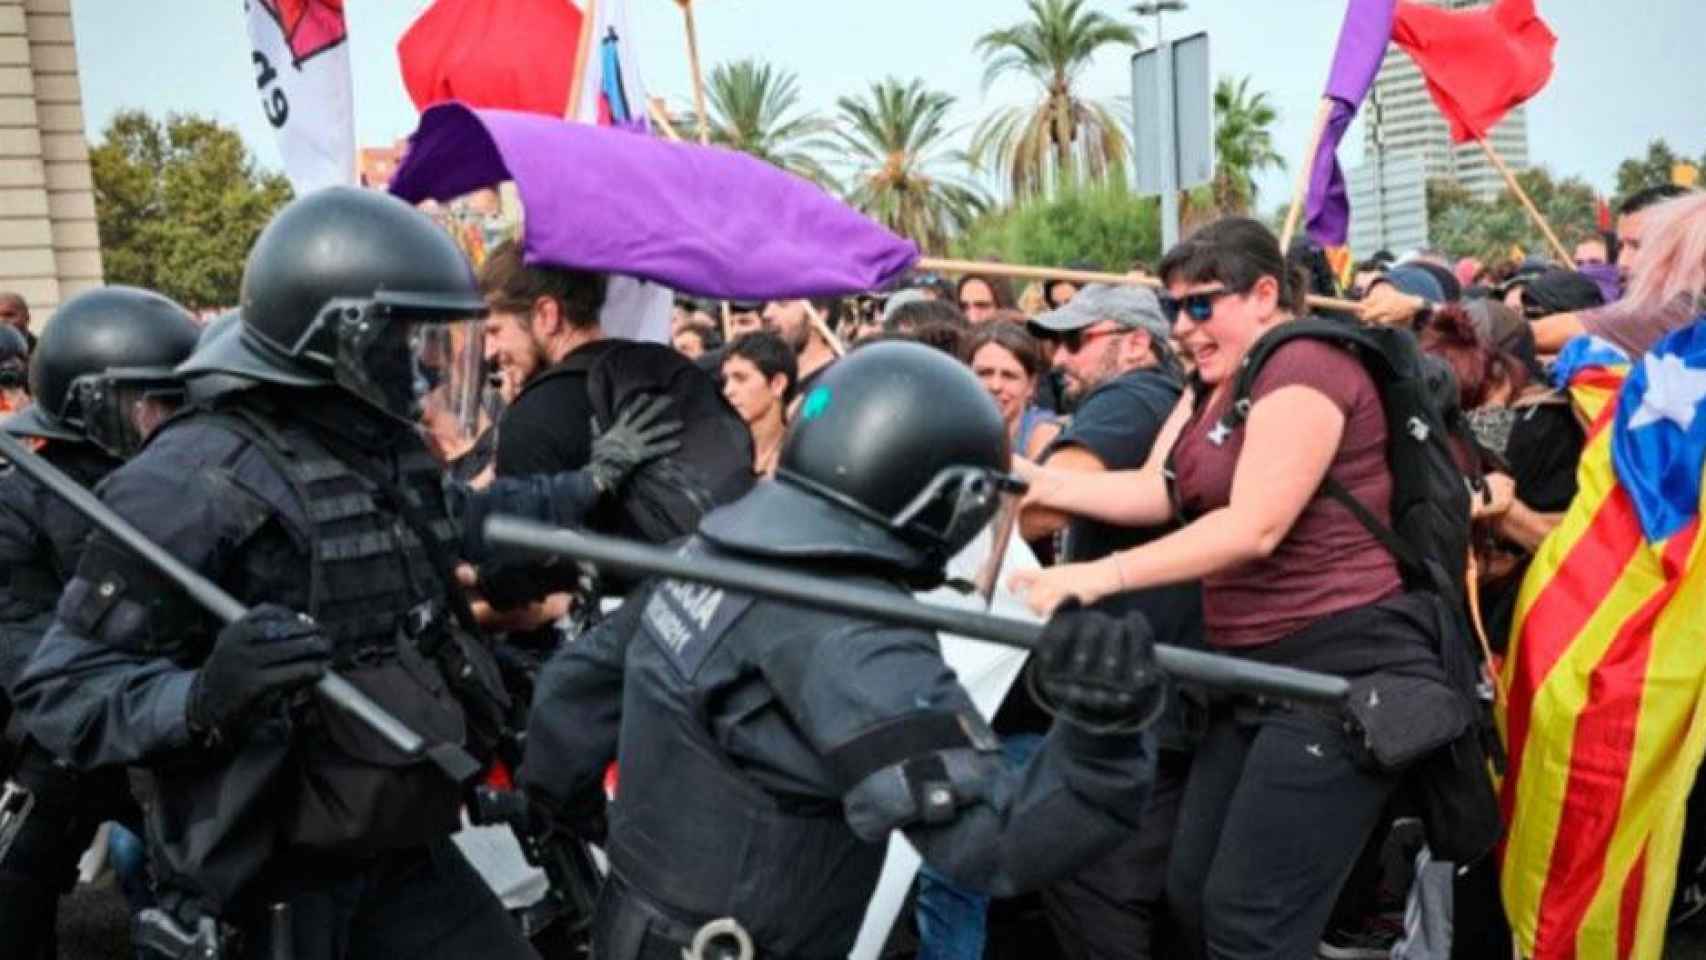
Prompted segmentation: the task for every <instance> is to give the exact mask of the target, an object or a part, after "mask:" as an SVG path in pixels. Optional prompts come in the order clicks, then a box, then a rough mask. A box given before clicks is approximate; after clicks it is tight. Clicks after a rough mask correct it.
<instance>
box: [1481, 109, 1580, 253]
mask: <svg viewBox="0 0 1706 960" xmlns="http://www.w3.org/2000/svg"><path fill="white" fill-rule="evenodd" d="M1475 142H1476V143H1479V144H1480V145H1481V149H1482V150H1483V151H1485V152H1486V154H1487V159H1488V160H1490V161H1492V164H1493V166H1494V167H1495V168H1497V169H1498V171H1499V173H1500V174H1502V175H1503V176H1504V178H1505V186H1507V187H1510V189H1511V192H1512V193H1514V194H1516V198H1517V199H1518V200H1520V201H1522V208H1523V209H1524V210H1527V211H1528V218H1529V219H1530V220H1533V221H1534V225H1535V226H1537V227H1539V228H1540V232H1541V233H1543V234H1545V235H1546V242H1547V243H1550V244H1551V245H1552V250H1553V252H1555V253H1556V254H1558V262H1559V263H1561V264H1570V263H1571V262H1572V258H1571V257H1570V251H1568V250H1566V249H1564V243H1563V241H1561V240H1559V239H1558V235H1557V234H1556V233H1553V232H1552V225H1551V224H1550V223H1547V222H1546V218H1545V217H1544V216H1541V214H1540V208H1539V207H1536V206H1535V205H1534V201H1533V200H1531V199H1530V198H1529V196H1528V191H1527V190H1524V189H1523V188H1522V184H1521V183H1518V182H1517V179H1516V174H1514V173H1512V172H1511V168H1510V166H1509V165H1508V164H1506V163H1505V158H1504V157H1501V156H1499V152H1498V151H1497V150H1494V149H1493V145H1492V144H1491V143H1489V142H1488V141H1487V138H1486V137H1476V138H1475Z"/></svg>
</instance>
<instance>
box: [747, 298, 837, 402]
mask: <svg viewBox="0 0 1706 960" xmlns="http://www.w3.org/2000/svg"><path fill="white" fill-rule="evenodd" d="M836 307H837V302H836V301H834V300H772V301H770V302H769V303H766V304H765V305H764V328H765V329H766V330H769V331H770V332H772V333H774V334H776V335H777V336H779V337H781V338H782V340H783V341H784V342H785V343H787V344H788V346H790V347H792V348H793V349H794V356H795V357H796V358H797V361H798V363H799V374H800V377H799V380H798V381H796V383H795V389H794V395H795V396H804V395H805V394H807V393H808V392H810V391H811V388H812V384H813V383H814V382H816V380H817V378H818V376H819V375H820V374H822V373H823V372H824V371H825V370H827V369H829V365H830V364H832V363H834V362H835V358H836V357H838V356H840V355H841V354H840V349H839V345H838V344H834V343H831V342H830V339H829V334H828V331H829V330H831V329H833V327H834V326H835V319H836V318H835V316H834V315H833V313H834V311H835V309H836ZM814 321H815V322H814Z"/></svg>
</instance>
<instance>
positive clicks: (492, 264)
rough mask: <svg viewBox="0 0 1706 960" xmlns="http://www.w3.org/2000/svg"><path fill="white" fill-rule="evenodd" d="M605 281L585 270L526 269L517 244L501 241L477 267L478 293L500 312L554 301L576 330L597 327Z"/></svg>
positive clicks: (536, 267)
mask: <svg viewBox="0 0 1706 960" xmlns="http://www.w3.org/2000/svg"><path fill="white" fill-rule="evenodd" d="M604 284H605V277H604V274H602V273H592V272H589V271H586V270H564V269H561V268H558V267H538V266H534V267H530V266H528V265H527V263H526V262H525V261H524V260H523V259H522V252H521V244H519V243H517V242H516V241H514V240H505V241H504V242H503V243H501V244H499V245H498V247H497V249H495V250H493V251H492V252H491V254H490V255H488V256H487V257H486V262H485V263H483V264H481V265H480V293H481V294H482V295H484V296H485V297H486V299H487V301H488V302H490V303H491V304H492V306H494V307H496V308H497V309H500V310H513V311H524V310H531V309H532V308H533V302H534V301H535V300H538V299H539V298H540V297H550V298H551V299H552V300H555V301H557V307H558V309H560V310H562V311H563V319H564V322H566V323H567V324H568V325H569V326H571V327H574V328H576V329H579V330H585V329H587V328H589V327H596V326H598V312H599V310H601V309H602V308H603V307H604Z"/></svg>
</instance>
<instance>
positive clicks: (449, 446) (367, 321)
mask: <svg viewBox="0 0 1706 960" xmlns="http://www.w3.org/2000/svg"><path fill="white" fill-rule="evenodd" d="M334 371H335V372H334V377H335V379H336V380H337V382H338V384H339V385H340V386H342V387H343V388H344V389H346V390H349V391H350V392H351V393H354V394H355V395H356V396H358V397H361V398H362V399H363V400H366V401H367V402H368V403H370V404H372V405H373V406H375V407H378V408H379V409H380V410H382V411H384V412H385V413H388V414H390V415H391V416H393V417H396V418H397V419H399V420H402V421H405V422H407V423H411V424H414V425H415V426H416V427H417V428H419V429H420V430H421V431H422V432H423V433H424V434H425V435H426V436H427V437H428V438H429V440H430V442H431V444H432V446H433V447H434V448H435V449H438V450H441V451H445V452H451V453H454V452H455V451H458V450H465V449H466V448H467V447H470V446H472V445H473V442H474V440H475V438H477V437H478V436H479V435H480V432H481V431H482V430H483V429H485V427H486V426H487V425H488V424H487V418H486V417H485V416H483V413H484V410H485V406H484V403H483V401H484V399H485V397H484V393H485V387H486V376H485V374H486V361H485V320H484V318H483V317H481V316H479V315H476V314H471V313H447V312H442V311H433V310H426V309H419V308H403V307H398V306H396V305H387V304H384V303H372V304H365V305H362V307H361V308H360V310H359V312H358V313H357V314H356V315H355V316H353V317H350V316H348V315H346V317H345V319H344V321H343V322H342V323H340V324H339V325H338V354H337V361H336V365H335V368H334Z"/></svg>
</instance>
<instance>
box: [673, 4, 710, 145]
mask: <svg viewBox="0 0 1706 960" xmlns="http://www.w3.org/2000/svg"><path fill="white" fill-rule="evenodd" d="M675 2H676V3H678V4H680V5H681V16H682V17H683V19H685V20H686V21H687V64H688V66H690V67H692V69H693V109H694V110H695V111H697V112H698V114H699V143H700V144H701V145H703V144H708V143H710V142H711V116H710V114H709V113H707V112H706V111H705V75H704V73H703V72H702V71H701V70H700V69H699V31H698V29H696V28H695V27H694V24H693V0H675Z"/></svg>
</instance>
